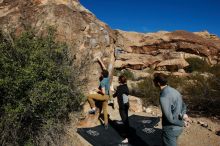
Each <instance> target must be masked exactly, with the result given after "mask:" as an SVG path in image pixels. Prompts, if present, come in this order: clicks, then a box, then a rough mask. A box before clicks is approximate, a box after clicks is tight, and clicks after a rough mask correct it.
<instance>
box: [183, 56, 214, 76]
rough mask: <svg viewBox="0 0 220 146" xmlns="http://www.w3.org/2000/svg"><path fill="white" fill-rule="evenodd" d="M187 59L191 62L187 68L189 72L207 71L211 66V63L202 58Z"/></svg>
mask: <svg viewBox="0 0 220 146" xmlns="http://www.w3.org/2000/svg"><path fill="white" fill-rule="evenodd" d="M186 61H187V62H188V63H189V66H187V67H186V68H185V70H186V71H187V72H189V73H191V72H194V71H197V72H205V71H208V70H209V68H210V66H209V64H208V63H207V62H206V61H205V60H202V59H200V58H187V59H186Z"/></svg>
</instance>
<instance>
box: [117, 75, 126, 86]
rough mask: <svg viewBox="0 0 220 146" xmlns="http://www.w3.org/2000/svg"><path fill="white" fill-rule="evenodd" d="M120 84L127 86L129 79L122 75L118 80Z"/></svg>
mask: <svg viewBox="0 0 220 146" xmlns="http://www.w3.org/2000/svg"><path fill="white" fill-rule="evenodd" d="M118 80H119V82H120V83H122V84H125V83H127V79H126V77H125V76H123V75H120V76H119V78H118Z"/></svg>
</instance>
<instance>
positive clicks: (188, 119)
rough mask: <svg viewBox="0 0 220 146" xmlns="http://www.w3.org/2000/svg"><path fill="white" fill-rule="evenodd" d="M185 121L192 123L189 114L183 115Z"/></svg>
mask: <svg viewBox="0 0 220 146" xmlns="http://www.w3.org/2000/svg"><path fill="white" fill-rule="evenodd" d="M183 120H184V121H186V122H189V123H192V120H191V119H190V118H189V116H188V115H187V114H184V115H183Z"/></svg>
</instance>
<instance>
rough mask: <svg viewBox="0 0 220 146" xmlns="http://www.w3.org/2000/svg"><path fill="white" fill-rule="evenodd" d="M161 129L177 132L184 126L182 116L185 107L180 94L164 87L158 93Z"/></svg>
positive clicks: (168, 87)
mask: <svg viewBox="0 0 220 146" xmlns="http://www.w3.org/2000/svg"><path fill="white" fill-rule="evenodd" d="M160 106H161V110H162V126H163V129H164V130H166V129H173V130H179V129H181V128H182V127H183V126H184V122H183V119H182V115H183V114H185V113H186V106H185V104H184V102H183V100H182V96H181V94H180V93H179V92H178V91H177V90H176V89H174V88H172V87H170V86H166V87H165V88H164V89H163V90H162V91H161V93H160Z"/></svg>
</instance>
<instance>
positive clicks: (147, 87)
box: [133, 77, 160, 105]
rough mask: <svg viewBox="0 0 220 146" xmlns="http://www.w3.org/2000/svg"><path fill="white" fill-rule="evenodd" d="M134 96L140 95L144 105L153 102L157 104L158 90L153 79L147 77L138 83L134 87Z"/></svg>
mask: <svg viewBox="0 0 220 146" xmlns="http://www.w3.org/2000/svg"><path fill="white" fill-rule="evenodd" d="M134 91H135V93H133V94H135V95H136V96H138V97H141V98H142V99H143V101H144V104H145V105H148V104H153V105H159V94H160V91H159V89H158V88H157V87H155V86H154V83H153V79H152V78H150V77H148V78H145V79H144V80H143V81H142V82H140V83H138V85H137V88H136V89H134Z"/></svg>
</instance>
